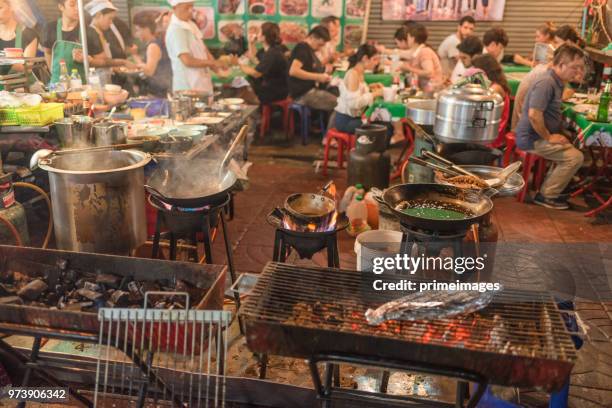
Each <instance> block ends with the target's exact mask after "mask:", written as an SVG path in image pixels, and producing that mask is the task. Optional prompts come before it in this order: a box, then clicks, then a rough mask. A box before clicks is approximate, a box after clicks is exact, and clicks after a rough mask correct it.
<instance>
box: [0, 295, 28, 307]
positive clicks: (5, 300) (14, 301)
mask: <svg viewBox="0 0 612 408" xmlns="http://www.w3.org/2000/svg"><path fill="white" fill-rule="evenodd" d="M0 305H23V300H22V299H21V298H20V297H19V296H3V297H0Z"/></svg>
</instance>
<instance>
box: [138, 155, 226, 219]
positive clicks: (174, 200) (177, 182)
mask: <svg viewBox="0 0 612 408" xmlns="http://www.w3.org/2000/svg"><path fill="white" fill-rule="evenodd" d="M236 181H237V178H236V175H235V174H234V172H233V171H231V170H226V171H224V172H223V173H221V175H220V174H219V161H217V160H205V159H199V160H195V159H194V160H185V159H171V160H167V161H163V162H161V163H160V164H159V167H158V168H157V169H155V170H154V171H153V173H152V174H151V176H150V177H149V180H148V183H147V184H146V185H145V189H146V190H147V191H148V192H149V193H150V194H151V195H153V196H155V197H157V198H159V199H160V200H161V201H163V202H165V203H167V204H171V205H175V206H178V207H183V208H199V207H204V206H207V205H215V204H219V203H221V202H223V201H224V200H225V199H226V197H227V194H228V193H229V191H230V190H231V189H232V188H233V187H234V185H235V184H236Z"/></svg>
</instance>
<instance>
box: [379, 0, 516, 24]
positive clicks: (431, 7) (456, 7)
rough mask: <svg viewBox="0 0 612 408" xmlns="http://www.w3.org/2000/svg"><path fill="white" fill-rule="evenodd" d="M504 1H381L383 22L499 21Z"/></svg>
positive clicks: (501, 18) (502, 15) (502, 14)
mask: <svg viewBox="0 0 612 408" xmlns="http://www.w3.org/2000/svg"><path fill="white" fill-rule="evenodd" d="M505 5H506V0H431V1H430V0H382V6H383V7H382V18H383V20H416V21H419V20H420V21H424V20H430V21H444V20H451V21H456V20H459V19H460V18H461V17H463V16H472V17H474V19H476V20H479V21H501V20H503V18H504V7H505Z"/></svg>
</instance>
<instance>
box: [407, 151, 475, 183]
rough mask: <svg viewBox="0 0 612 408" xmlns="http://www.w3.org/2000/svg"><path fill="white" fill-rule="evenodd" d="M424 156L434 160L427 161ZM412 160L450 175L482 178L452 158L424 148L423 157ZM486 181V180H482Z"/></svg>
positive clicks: (411, 159) (412, 158)
mask: <svg viewBox="0 0 612 408" xmlns="http://www.w3.org/2000/svg"><path fill="white" fill-rule="evenodd" d="M424 158H428V159H432V160H433V162H432V161H427V160H425V159H424ZM410 161H412V162H414V163H416V164H419V165H421V166H425V167H429V168H430V169H433V170H438V171H440V172H442V173H444V174H446V175H448V176H450V177H456V176H470V177H475V178H476V179H480V180H482V179H481V178H480V177H479V176H477V175H475V174H473V173H472V172H470V171H467V170H466V169H464V168H462V167H460V166H457V165H456V164H455V163H453V162H451V161H450V160H447V159H445V158H444V157H442V156H440V155H437V154H436V153H433V152H430V151H429V150H426V149H422V150H421V157H411V158H410ZM482 181H483V182H485V183H486V180H482Z"/></svg>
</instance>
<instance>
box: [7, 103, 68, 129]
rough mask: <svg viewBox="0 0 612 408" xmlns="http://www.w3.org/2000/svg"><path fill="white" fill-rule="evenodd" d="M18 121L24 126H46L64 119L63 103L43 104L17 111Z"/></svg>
mask: <svg viewBox="0 0 612 408" xmlns="http://www.w3.org/2000/svg"><path fill="white" fill-rule="evenodd" d="M16 112H17V121H18V122H19V124H20V125H24V126H46V125H49V124H51V123H53V122H55V121H56V120H59V119H62V118H63V117H64V104H63V103H41V104H40V105H38V106H35V107H32V108H20V109H17V110H16Z"/></svg>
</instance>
